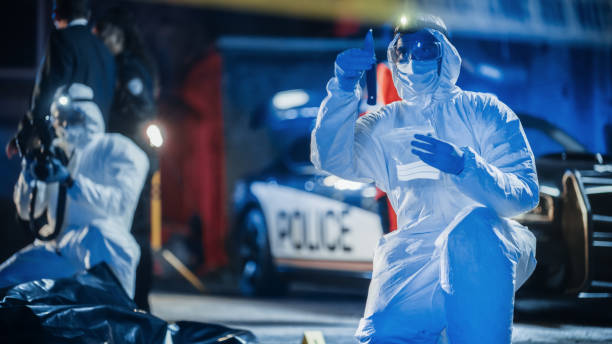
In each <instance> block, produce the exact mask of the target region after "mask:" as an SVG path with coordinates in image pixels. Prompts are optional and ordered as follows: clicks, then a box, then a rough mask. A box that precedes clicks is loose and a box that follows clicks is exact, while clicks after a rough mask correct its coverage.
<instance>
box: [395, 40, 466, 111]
mask: <svg viewBox="0 0 612 344" xmlns="http://www.w3.org/2000/svg"><path fill="white" fill-rule="evenodd" d="M425 30H428V31H430V32H431V33H432V34H433V35H434V36H435V37H436V39H437V40H438V41H439V42H440V44H441V46H442V62H441V65H440V75H439V76H438V78H437V81H436V82H435V84H433V85H431V86H429V87H419V85H415V82H418V81H417V80H408V79H410V77H409V76H408V78H406V77H405V76H403V75H401V74H400V71H399V70H398V66H397V64H396V63H394V62H393V59H392V56H393V50H394V47H395V44H396V43H397V40H398V39H399V38H400V34H396V35H395V37H394V38H393V40H392V41H391V43H389V47H388V49H387V58H388V61H389V67H390V69H391V75H392V76H393V83H394V84H395V88H396V89H397V92H398V94H399V96H400V97H401V98H402V99H403V100H404V101H406V102H408V103H411V104H413V105H417V106H422V107H425V106H427V105H428V104H430V103H431V101H433V100H442V99H447V98H450V97H452V96H453V95H454V94H456V93H458V92H459V87H457V86H456V85H455V84H456V82H457V79H458V78H459V71H460V69H461V56H459V52H458V51H457V49H455V47H454V46H453V45H452V44H451V42H450V41H449V40H448V39H447V38H446V36H445V35H444V34H443V33H441V32H440V31H438V30H435V29H425ZM404 75H405V73H404ZM415 79H416V78H415Z"/></svg>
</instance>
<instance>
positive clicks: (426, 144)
mask: <svg viewBox="0 0 612 344" xmlns="http://www.w3.org/2000/svg"><path fill="white" fill-rule="evenodd" d="M414 138H415V140H414V141H412V142H411V144H412V146H413V147H414V148H417V149H413V150H412V153H414V154H415V155H416V156H418V157H419V158H421V160H423V162H424V163H426V164H427V165H430V166H432V167H435V168H437V169H438V170H440V171H442V172H446V173H451V174H459V173H461V171H463V167H464V159H463V152H462V151H461V150H460V149H459V148H457V146H455V145H454V144H452V143H450V142H446V141H442V140H438V139H435V138H433V137H431V136H425V135H420V134H416V135H414Z"/></svg>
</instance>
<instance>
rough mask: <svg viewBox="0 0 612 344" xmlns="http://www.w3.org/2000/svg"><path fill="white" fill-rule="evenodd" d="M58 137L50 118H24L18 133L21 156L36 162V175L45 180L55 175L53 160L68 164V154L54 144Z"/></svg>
mask: <svg viewBox="0 0 612 344" xmlns="http://www.w3.org/2000/svg"><path fill="white" fill-rule="evenodd" d="M56 137H57V135H56V133H55V128H54V127H53V124H52V121H51V119H50V117H49V116H46V117H45V118H32V117H31V116H30V115H27V116H25V117H24V120H23V121H22V122H21V123H20V128H19V132H18V133H17V148H18V149H19V154H20V155H21V156H22V157H25V158H26V160H28V161H32V162H35V164H34V171H33V172H34V174H35V175H36V177H37V178H38V179H41V180H44V179H46V178H47V177H49V176H50V175H52V174H53V172H54V171H53V165H52V164H51V161H52V159H57V160H59V161H60V162H61V163H62V164H63V165H67V164H68V156H67V155H66V152H65V151H64V150H63V149H62V148H60V147H57V146H55V145H54V144H53V140H54V139H55V138H56Z"/></svg>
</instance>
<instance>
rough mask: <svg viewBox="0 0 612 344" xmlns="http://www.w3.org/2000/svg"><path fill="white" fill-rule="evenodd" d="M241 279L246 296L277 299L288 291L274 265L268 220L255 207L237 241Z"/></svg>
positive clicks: (244, 222) (248, 212)
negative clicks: (267, 225) (275, 297)
mask: <svg viewBox="0 0 612 344" xmlns="http://www.w3.org/2000/svg"><path fill="white" fill-rule="evenodd" d="M237 239H238V240H237V252H236V253H237V258H238V264H237V268H238V271H237V272H238V278H239V288H240V292H241V293H242V294H243V295H245V296H278V295H283V294H284V293H285V292H286V290H287V283H286V282H285V281H283V280H282V279H281V278H280V276H279V274H278V272H277V270H276V266H275V265H274V261H273V258H272V254H271V251H270V244H269V241H268V231H267V227H266V219H265V216H264V214H263V212H262V211H261V210H260V209H259V208H257V207H253V208H250V209H249V210H247V211H246V212H245V214H244V216H243V217H242V221H241V226H240V228H239V231H238V238H237Z"/></svg>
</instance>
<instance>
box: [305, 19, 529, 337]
mask: <svg viewBox="0 0 612 344" xmlns="http://www.w3.org/2000/svg"><path fill="white" fill-rule="evenodd" d="M431 31H432V33H433V34H434V35H435V36H436V38H437V39H438V40H439V41H440V42H441V44H442V54H443V56H442V62H441V69H440V75H439V78H438V81H437V84H436V85H435V87H433V88H428V89H427V90H426V91H421V92H417V91H415V89H414V88H413V87H411V85H410V84H409V83H406V82H405V81H404V80H401V79H400V78H399V77H398V71H397V68H396V66H395V65H394V64H392V63H391V66H390V68H391V71H392V75H393V80H394V84H395V86H396V88H397V90H398V93H399V95H400V97H401V98H402V101H398V102H394V103H391V104H389V105H386V106H384V107H382V108H381V109H379V110H378V111H376V112H373V113H369V114H367V115H364V116H362V117H360V118H358V104H359V101H360V98H361V97H360V93H361V89H360V87H359V86H357V87H356V88H355V90H354V92H346V91H343V90H341V89H340V88H339V87H338V80H337V79H336V78H335V77H334V78H332V79H331V80H330V81H329V82H328V84H327V92H328V95H327V97H326V98H325V99H324V100H323V102H322V104H321V107H320V109H319V114H318V117H317V122H316V126H315V128H314V129H313V132H312V142H311V160H312V162H313V164H314V165H315V166H316V167H317V168H319V169H321V170H325V171H327V172H329V173H332V174H335V175H337V176H339V177H342V178H346V179H349V180H355V181H372V180H373V181H374V182H375V183H376V185H377V186H378V187H379V188H380V189H382V190H383V191H385V192H386V193H387V196H388V197H389V200H390V202H391V205H392V206H393V209H394V210H395V212H396V213H397V220H398V230H397V231H395V232H392V233H389V234H386V235H384V236H383V237H382V238H381V239H380V241H379V242H378V245H377V248H376V250H375V256H374V266H373V273H372V280H371V283H370V288H369V293H368V299H367V304H366V308H365V312H364V316H363V318H362V319H361V321H360V324H359V328H358V329H357V332H356V334H355V335H356V337H357V338H358V339H359V341H360V342H363V343H386V344H389V343H434V344H435V343H438V341H441V340H443V339H442V337H443V336H442V335H441V333H442V332H443V330H444V329H445V328H446V334H447V336H448V339H449V340H450V342H451V343H452V344H464V343H465V344H468V343H469V344H474V343H487V344H490V343H510V340H511V333H512V315H513V307H514V292H515V291H516V290H517V289H518V288H519V287H520V286H521V285H522V284H523V283H524V282H525V281H526V280H527V278H528V277H529V276H530V274H531V273H532V272H533V270H534V268H535V264H536V261H535V237H534V236H533V234H531V232H530V231H529V230H528V229H527V228H526V227H524V226H522V225H520V224H519V223H517V222H516V221H513V220H510V219H508V217H512V216H515V215H518V214H520V213H523V212H525V211H528V210H530V209H532V208H534V207H535V206H536V205H537V203H538V181H537V175H536V170H535V163H534V157H533V153H532V151H531V148H530V147H529V143H528V142H527V139H526V137H525V134H524V132H523V129H522V126H521V123H520V121H519V119H518V118H517V116H516V115H515V114H514V113H513V112H512V110H510V109H509V108H508V107H507V106H506V105H504V104H503V103H502V102H501V101H499V100H498V99H497V98H496V97H495V96H493V95H490V94H484V93H475V92H468V91H463V90H461V89H460V88H459V87H457V86H456V85H455V83H456V81H457V78H458V76H459V70H460V65H461V58H460V56H459V54H458V52H457V50H456V49H455V48H454V47H453V46H452V45H451V43H450V42H449V41H448V40H447V38H446V37H445V36H444V35H443V34H441V33H440V32H438V31H436V30H431ZM395 40H397V37H396V38H395ZM395 40H394V41H393V42H391V44H390V45H389V54H390V53H391V49H392V47H393V46H394V43H395ZM389 61H391V58H389ZM414 133H422V134H425V133H431V134H432V135H433V136H434V137H436V138H438V139H441V140H444V141H447V142H451V143H453V144H455V145H456V146H457V147H461V150H462V151H463V152H464V156H465V158H464V160H465V165H464V168H463V171H462V172H461V173H460V174H458V175H451V174H447V173H443V172H439V174H438V175H437V176H436V175H435V174H434V175H432V174H431V171H429V174H428V173H427V171H425V170H426V169H425V170H423V171H424V172H425V173H424V174H421V175H420V172H419V171H421V170H420V169H422V168H423V164H421V167H418V169H419V170H418V171H417V170H415V169H417V167H415V165H414V163H415V162H416V163H417V164H418V163H419V161H420V160H419V159H418V157H416V156H415V155H414V154H412V153H411V151H410V150H411V148H412V147H411V144H410V142H411V141H412V140H413V139H414V138H413V136H414ZM430 170H431V168H430ZM436 171H437V170H436Z"/></svg>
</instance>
